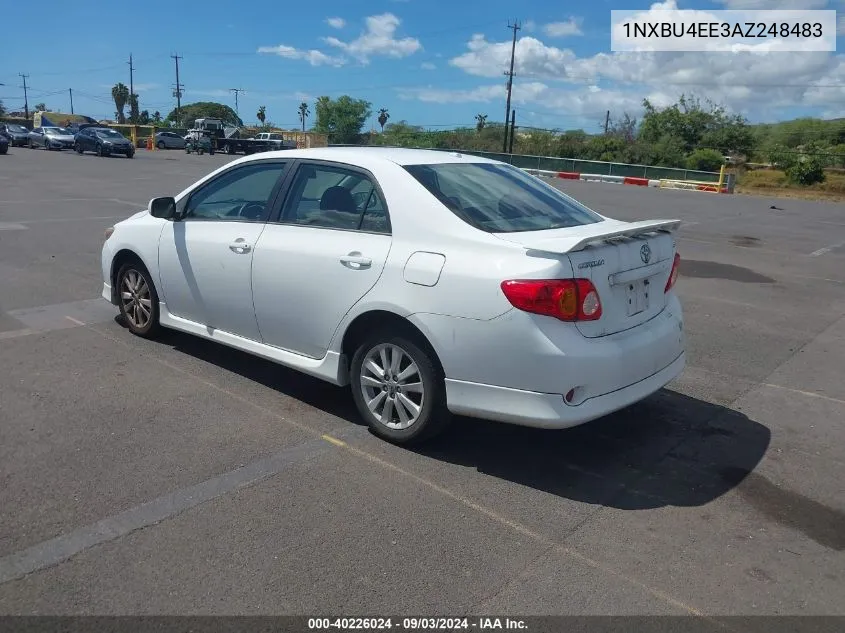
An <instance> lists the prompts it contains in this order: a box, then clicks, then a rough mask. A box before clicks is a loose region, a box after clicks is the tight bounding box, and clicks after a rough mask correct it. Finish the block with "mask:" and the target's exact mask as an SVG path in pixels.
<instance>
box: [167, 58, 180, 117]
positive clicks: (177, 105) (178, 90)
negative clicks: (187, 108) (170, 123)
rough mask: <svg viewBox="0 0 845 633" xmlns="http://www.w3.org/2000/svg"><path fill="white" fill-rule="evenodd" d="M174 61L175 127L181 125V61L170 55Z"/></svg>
mask: <svg viewBox="0 0 845 633" xmlns="http://www.w3.org/2000/svg"><path fill="white" fill-rule="evenodd" d="M170 57H171V58H173V59H174V60H175V61H176V89H175V90H174V91H173V96H174V97H176V125H181V124H182V84H181V83H179V60H180V59H182V58H181V57H180V56H179V55H171V56H170Z"/></svg>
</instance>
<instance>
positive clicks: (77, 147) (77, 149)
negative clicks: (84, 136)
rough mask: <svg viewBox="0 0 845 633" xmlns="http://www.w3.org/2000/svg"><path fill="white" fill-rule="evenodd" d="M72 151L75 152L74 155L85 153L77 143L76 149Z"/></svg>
mask: <svg viewBox="0 0 845 633" xmlns="http://www.w3.org/2000/svg"><path fill="white" fill-rule="evenodd" d="M74 149H75V150H76V153H77V154H80V155H81V154H83V153H84V152H85V150H83V149H82V145H80V144H79V143H77V144H76V147H75V148H74Z"/></svg>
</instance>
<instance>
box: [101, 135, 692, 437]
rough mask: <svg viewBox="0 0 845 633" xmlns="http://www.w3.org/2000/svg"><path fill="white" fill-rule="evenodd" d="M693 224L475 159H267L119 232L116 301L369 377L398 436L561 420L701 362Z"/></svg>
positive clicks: (371, 400)
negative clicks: (687, 295) (688, 335)
mask: <svg viewBox="0 0 845 633" xmlns="http://www.w3.org/2000/svg"><path fill="white" fill-rule="evenodd" d="M679 225H680V221H678V220H654V221H640V222H622V221H619V220H613V219H610V218H609V217H606V216H603V215H600V214H599V213H597V212H595V211H593V210H591V209H589V208H587V207H586V206H584V205H583V204H581V203H580V202H578V201H576V200H575V199H573V198H571V197H570V196H568V195H566V194H564V193H562V192H560V191H558V190H557V189H555V188H554V187H552V186H551V185H549V184H547V183H545V182H543V181H541V180H540V179H539V178H536V177H534V176H530V175H528V174H527V173H525V172H524V171H522V170H520V169H518V168H516V167H513V166H512V165H508V164H505V163H502V162H498V161H492V160H489V159H485V158H480V157H476V156H466V155H462V154H457V153H446V152H437V151H431V150H410V149H388V148H364V149H362V148H320V149H305V150H287V151H280V152H267V153H261V154H255V155H252V156H248V157H244V158H241V159H239V160H235V161H233V162H230V163H228V164H227V165H225V166H223V167H220V168H219V169H217V170H216V171H214V172H212V173H211V174H209V175H208V176H206V177H204V178H202V179H201V180H199V181H198V182H196V183H195V184H194V185H192V186H190V187H188V188H187V189H186V190H185V191H183V192H182V193H180V194H179V195H177V196H176V197H175V198H172V197H161V198H154V199H153V200H151V201H150V203H149V207H148V209H147V210H145V211H140V212H139V213H136V214H135V215H133V216H132V217H130V218H129V219H127V220H124V221H122V222H119V223H118V224H116V225H114V226H113V227H110V228H109V229H108V230H107V231H106V241H105V243H104V246H103V250H102V275H103V290H102V295H103V297H104V298H105V299H107V300H108V301H110V302H112V303H113V304H114V305H116V306H118V307H119V310H120V313H121V315H122V317H123V319H124V321H125V323H126V326H127V328H128V329H129V330H130V331H131V332H132V333H134V334H136V335H139V336H142V337H150V336H153V335H154V334H155V333H156V332H157V330H158V329H159V328H160V327H161V326H164V327H167V328H173V329H176V330H182V331H184V332H189V333H191V334H194V335H197V336H200V337H203V338H206V339H209V340H212V341H217V342H220V343H223V344H225V345H228V346H231V347H235V348H238V349H241V350H244V351H246V352H248V353H251V354H255V355H258V356H261V357H263V358H266V359H270V360H273V361H276V362H278V363H281V364H283V365H286V366H288V367H292V368H294V369H297V370H299V371H302V372H304V373H307V374H310V375H312V376H316V377H318V378H321V379H323V380H326V381H328V382H330V383H333V384H336V385H350V386H351V391H352V397H353V399H354V401H355V404H356V405H357V408H358V411H359V412H360V414H361V416H362V417H363V418H364V419H366V421H367V422H368V423H369V425H370V427H371V428H372V429H373V431H374V432H375V433H377V434H378V435H380V436H381V437H383V438H386V439H388V440H390V441H394V442H399V443H404V442H412V441H416V440H420V439H422V438H425V437H430V436H431V435H433V434H434V433H436V432H438V431H439V430H441V429H442V428H443V427H444V425H445V424H446V423H447V421H448V420H449V417H450V414H451V413H455V414H462V415H469V416H475V417H481V418H487V419H492V420H498V421H502V422H508V423H514V424H521V425H526V426H536V427H543V428H558V429H559V428H566V427H571V426H575V425H578V424H582V423H585V422H588V421H590V420H593V419H595V418H598V417H601V416H604V415H606V414H609V413H611V412H613V411H616V410H618V409H622V408H624V407H627V406H629V405H631V404H634V403H635V402H637V401H639V400H642V399H643V398H646V397H647V396H649V395H650V394H652V393H654V392H656V391H657V390H659V389H660V388H661V387H663V386H664V385H666V384H667V383H668V382H669V381H671V380H672V379H674V378H675V377H676V376H678V374H679V373H680V372H681V371H682V369H683V368H684V364H685V334H684V322H683V313H682V310H681V304H680V302H679V300H678V296H677V294H676V293H675V282H676V280H677V278H678V266H679V262H680V257H679V255H678V254H677V252H676V244H675V240H674V238H673V235H672V233H673V232H674V231H675V230H676V229H677V228H678V227H679ZM280 271H283V274H280Z"/></svg>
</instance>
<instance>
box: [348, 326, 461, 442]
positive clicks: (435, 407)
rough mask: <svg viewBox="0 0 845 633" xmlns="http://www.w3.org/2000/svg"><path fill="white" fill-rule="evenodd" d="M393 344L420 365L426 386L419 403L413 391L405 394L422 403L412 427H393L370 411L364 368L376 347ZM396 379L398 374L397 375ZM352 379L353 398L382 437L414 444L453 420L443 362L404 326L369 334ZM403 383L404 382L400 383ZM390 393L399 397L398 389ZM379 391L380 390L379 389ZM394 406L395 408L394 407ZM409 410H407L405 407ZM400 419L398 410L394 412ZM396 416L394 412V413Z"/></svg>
mask: <svg viewBox="0 0 845 633" xmlns="http://www.w3.org/2000/svg"><path fill="white" fill-rule="evenodd" d="M383 345H390V346H393V347H395V348H399V349H400V350H401V351H402V352H404V354H405V355H407V357H409V358H410V360H412V361H413V362H414V363H415V364H416V366H417V370H418V372H417V374H416V375H417V376H418V377H419V382H420V383H422V386H423V390H424V392H423V395H422V396H421V402H419V403H417V402H416V400H415V397H412V396H411V393H410V392H406V393H405V394H404V396H405V397H406V398H408V397H410V398H411V400H412V401H414V402H415V404H418V405H420V413H419V415H418V417H417V418H416V420H414V421H413V422H412V424H411V425H410V426H408V427H407V428H404V429H397V428H391V427H390V426H387V425H386V424H384V423H382V422H380V421H379V420H378V419H377V418H376V416H375V415H374V414H373V413H372V412H371V411H370V409H369V407H368V406H367V402H366V400H365V395H364V391H363V386H362V380H361V373H362V372H361V369H362V366H363V364H364V361H365V359H366V358H367V356H368V355H369V354H370V353H371V352H372V351H374V350H375V349H377V348H379V347H381V346H383ZM394 378H395V376H394ZM350 382H351V388H352V398H353V399H354V400H355V405H356V406H357V407H358V412H359V413H360V414H361V417H363V418H364V420H366V422H367V424H368V425H369V427H370V429H371V430H372V431H373V433H375V434H376V435H378V436H379V437H381V438H383V439H385V440H387V441H389V442H392V443H394V444H405V445H409V444H415V443H418V442H422V441H424V440H428V439H431V438H433V437H435V436H436V435H438V434H439V433H441V432H442V431H443V430H444V429H445V428H446V427H447V426H448V424H449V422H450V421H451V414H450V413H449V410H448V409H447V407H446V386H445V383H444V377H443V372H442V371H441V369H440V365H439V364H438V363H437V361H436V359H435V358H434V352H432V351H429V346H428V345H427V344H425V343H424V342H423V341H420V340H419V336H417V335H415V334H414V333H412V332H410V331H406V330H405V329H404V328H386V329H385V330H382V331H381V332H379V333H374V334H372V335H370V336H368V337H367V338H366V339H365V340H364V341H363V342H362V343H361V344H360V345H359V346H358V349H357V350H356V351H355V354H354V355H353V357H352V363H351V366H350ZM400 384H401V383H400ZM400 391H401V389H398V390H397V393H394V394H388V395H386V396H385V398H387V399H391V396H392V399H394V402H395V401H396V399H398V398H399V397H402V396H400V394H399V392H400ZM376 393H377V391H376ZM391 408H393V407H391ZM405 410H406V411H407V409H405ZM395 415H396V417H397V420H398V412H397V413H395ZM391 417H393V414H391Z"/></svg>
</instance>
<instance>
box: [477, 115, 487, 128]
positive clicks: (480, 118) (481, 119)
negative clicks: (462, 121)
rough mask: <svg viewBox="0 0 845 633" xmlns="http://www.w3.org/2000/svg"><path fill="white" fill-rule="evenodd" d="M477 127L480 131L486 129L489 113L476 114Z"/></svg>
mask: <svg viewBox="0 0 845 633" xmlns="http://www.w3.org/2000/svg"><path fill="white" fill-rule="evenodd" d="M475 121H476V123H475V129H476V130H477V131H478V132H480V131H481V130H483V129H484V125H485V124H486V123H487V115H486V114H476V115H475Z"/></svg>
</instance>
